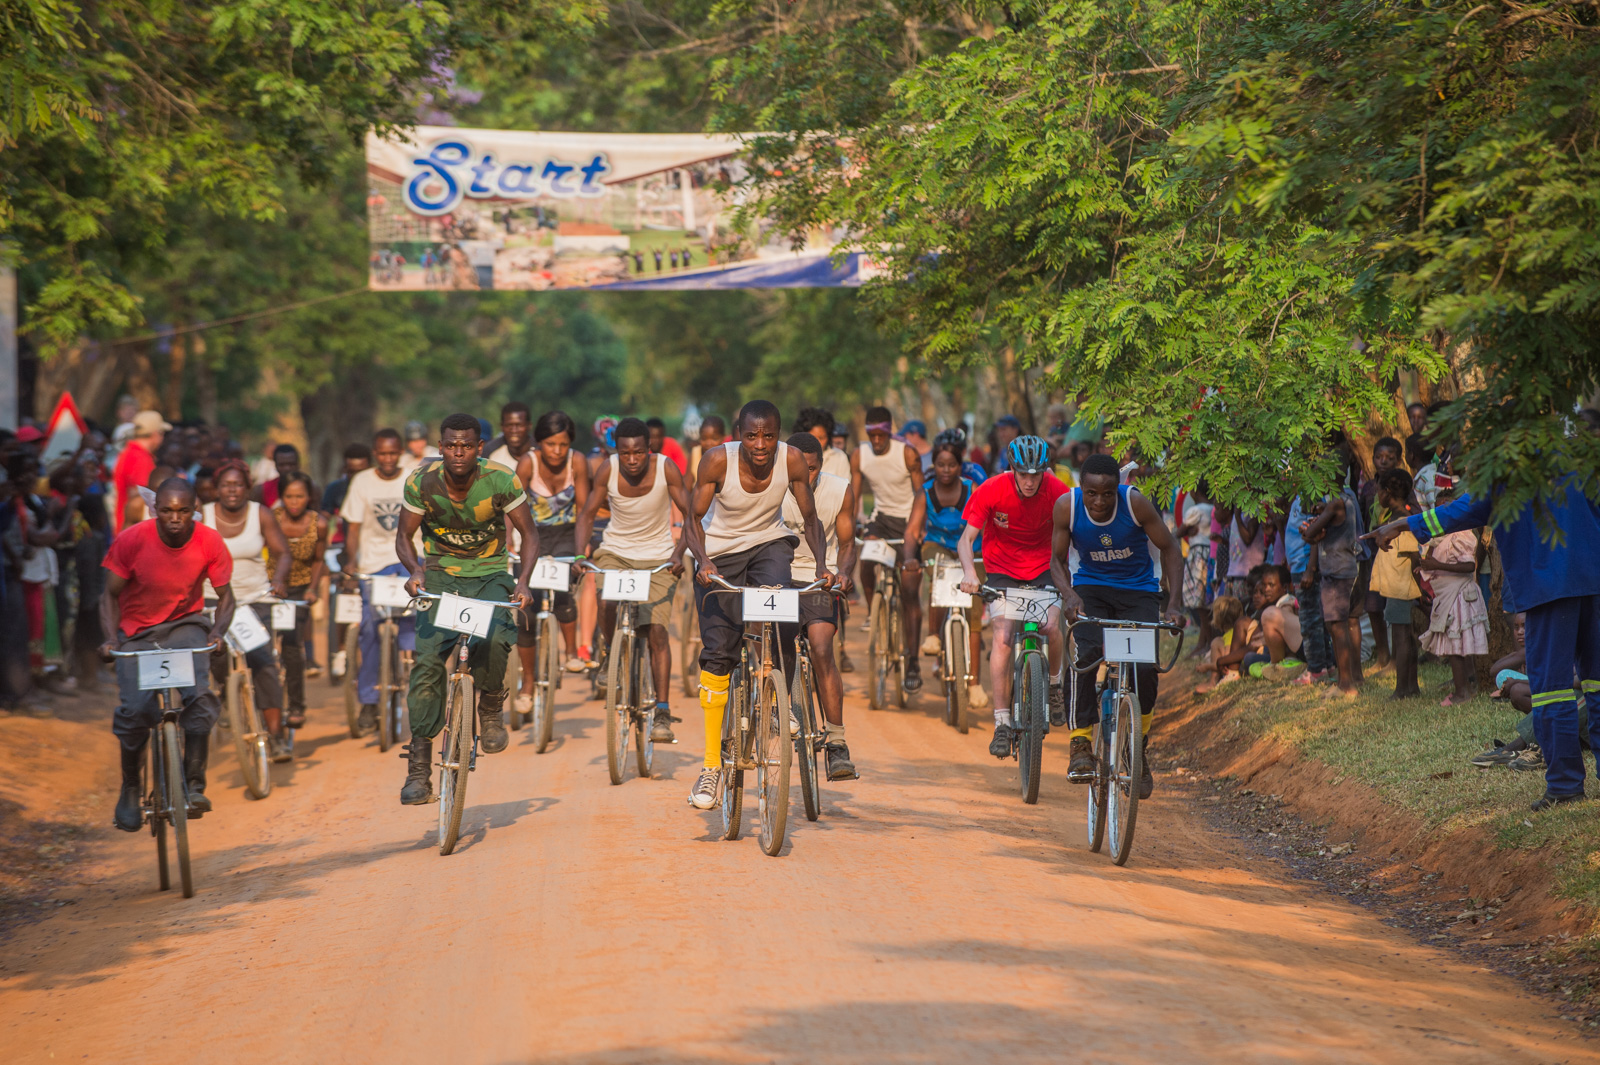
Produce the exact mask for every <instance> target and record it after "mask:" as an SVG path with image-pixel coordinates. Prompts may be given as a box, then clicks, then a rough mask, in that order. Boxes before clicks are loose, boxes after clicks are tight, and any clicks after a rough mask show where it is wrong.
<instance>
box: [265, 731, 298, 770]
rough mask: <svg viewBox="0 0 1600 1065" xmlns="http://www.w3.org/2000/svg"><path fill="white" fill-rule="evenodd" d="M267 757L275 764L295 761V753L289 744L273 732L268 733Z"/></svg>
mask: <svg viewBox="0 0 1600 1065" xmlns="http://www.w3.org/2000/svg"><path fill="white" fill-rule="evenodd" d="M267 757H268V758H270V759H271V760H272V762H273V763H274V764H275V765H282V764H283V763H284V762H292V761H294V753H293V752H292V751H290V750H289V745H288V744H287V743H284V742H283V740H281V739H279V738H278V736H277V734H275V733H272V732H269V733H267Z"/></svg>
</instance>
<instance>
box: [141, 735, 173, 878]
mask: <svg viewBox="0 0 1600 1065" xmlns="http://www.w3.org/2000/svg"><path fill="white" fill-rule="evenodd" d="M159 732H160V730H159V729H153V730H151V736H150V739H149V741H148V746H149V748H150V750H149V757H148V758H147V759H145V776H146V777H147V778H148V779H147V780H146V781H145V782H144V787H143V788H142V789H141V791H142V793H143V794H144V795H145V796H146V799H145V801H146V802H148V803H149V804H150V808H149V811H148V812H147V814H146V816H148V817H149V818H150V835H151V836H152V837H153V838H154V839H155V841H156V883H158V884H159V885H160V886H161V890H162V891H170V890H172V873H171V871H170V870H169V868H168V866H167V814H166V811H165V810H164V809H162V807H163V806H164V805H165V804H164V802H163V800H162V795H163V794H165V792H166V787H167V786H166V784H165V783H163V781H162V778H161V740H160V739H159V738H158V736H159Z"/></svg>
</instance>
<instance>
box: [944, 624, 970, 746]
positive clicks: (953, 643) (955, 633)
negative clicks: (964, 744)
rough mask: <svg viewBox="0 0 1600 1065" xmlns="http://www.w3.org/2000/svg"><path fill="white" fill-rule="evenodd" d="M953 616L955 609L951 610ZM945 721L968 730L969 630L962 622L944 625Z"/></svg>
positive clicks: (947, 723) (963, 730) (954, 726)
mask: <svg viewBox="0 0 1600 1065" xmlns="http://www.w3.org/2000/svg"><path fill="white" fill-rule="evenodd" d="M951 613H952V616H953V615H954V611H952V612H951ZM944 723H945V724H946V725H949V726H951V727H952V728H955V729H957V730H958V731H960V732H962V733H965V732H966V731H967V631H966V626H965V625H961V624H951V623H948V622H947V623H946V624H945V627H944Z"/></svg>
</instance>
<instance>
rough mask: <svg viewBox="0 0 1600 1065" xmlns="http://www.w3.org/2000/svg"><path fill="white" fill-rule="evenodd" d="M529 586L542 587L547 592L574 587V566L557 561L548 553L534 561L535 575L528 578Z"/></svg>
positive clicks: (563, 590) (562, 590) (561, 590)
mask: <svg viewBox="0 0 1600 1065" xmlns="http://www.w3.org/2000/svg"><path fill="white" fill-rule="evenodd" d="M528 587H529V588H542V589H543V590H545V591H547V592H565V591H567V590H569V589H570V588H571V587H572V567H571V566H569V565H568V564H567V563H565V562H557V561H556V560H555V559H553V558H551V557H550V556H548V555H546V556H545V557H544V558H541V559H537V560H535V561H534V563H533V576H532V577H529V578H528Z"/></svg>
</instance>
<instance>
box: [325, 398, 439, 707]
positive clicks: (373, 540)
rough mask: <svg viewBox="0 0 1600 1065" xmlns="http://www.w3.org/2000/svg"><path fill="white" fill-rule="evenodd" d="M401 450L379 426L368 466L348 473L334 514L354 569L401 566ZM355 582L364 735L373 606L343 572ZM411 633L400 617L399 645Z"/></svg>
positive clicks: (373, 691)
mask: <svg viewBox="0 0 1600 1065" xmlns="http://www.w3.org/2000/svg"><path fill="white" fill-rule="evenodd" d="M424 434H426V430H424ZM404 453H405V449H404V447H403V446H402V445H401V443H400V434H399V433H397V432H395V431H394V430H393V429H379V430H378V431H377V432H376V433H375V434H373V437H372V458H373V462H374V465H373V467H372V468H371V469H369V470H362V471H361V472H360V473H357V474H356V475H355V476H353V477H351V478H350V488H349V489H348V490H347V491H346V493H345V497H344V505H343V506H341V507H340V508H339V516H340V517H341V518H343V519H344V551H345V558H346V559H347V560H348V562H349V565H350V567H351V568H353V569H354V570H355V572H357V573H362V574H366V575H367V576H386V577H399V576H404V574H405V572H406V570H405V567H404V566H402V565H401V564H400V556H399V554H398V553H397V552H396V550H395V530H396V529H398V528H399V527H400V514H401V512H402V511H403V510H404V509H405V506H404V504H405V491H406V478H405V471H404V470H403V469H402V468H401V461H402V455H403V454H404ZM358 588H359V589H360V591H361V629H360V630H359V632H358V633H357V637H356V646H357V647H358V648H359V649H360V655H361V663H360V668H359V669H358V670H357V672H356V699H357V701H359V702H360V704H361V716H360V717H359V718H357V720H356V730H357V731H358V732H360V733H361V734H362V735H363V736H366V735H370V734H371V733H373V732H376V731H377V729H378V612H377V611H376V610H375V609H373V606H372V585H371V584H370V583H368V582H366V581H360V582H357V581H356V580H355V579H354V578H352V577H350V576H348V575H346V576H345V578H344V583H343V586H342V590H343V591H345V592H353V591H356V590H357V589H358ZM415 639H416V633H415V628H414V626H413V623H412V619H411V618H409V617H403V618H400V619H399V640H400V647H401V648H402V649H403V650H407V651H409V650H411V649H412V647H413V646H414V645H415ZM347 668H348V665H347Z"/></svg>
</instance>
